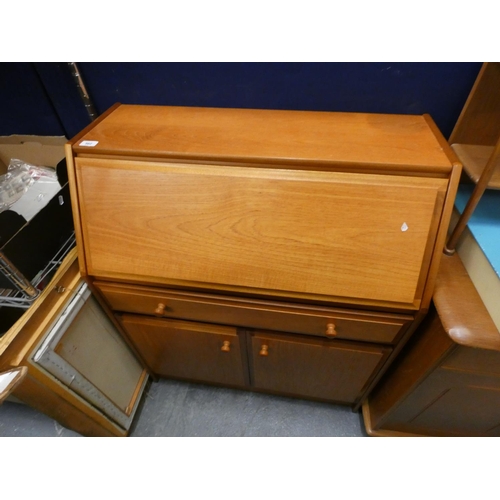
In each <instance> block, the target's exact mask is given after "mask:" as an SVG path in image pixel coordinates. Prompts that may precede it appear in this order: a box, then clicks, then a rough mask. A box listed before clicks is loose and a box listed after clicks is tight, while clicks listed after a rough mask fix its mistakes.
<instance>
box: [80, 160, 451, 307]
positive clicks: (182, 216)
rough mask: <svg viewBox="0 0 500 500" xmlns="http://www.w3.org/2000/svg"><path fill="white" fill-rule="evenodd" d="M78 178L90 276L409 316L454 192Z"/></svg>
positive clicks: (116, 175)
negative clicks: (383, 308) (393, 308)
mask: <svg viewBox="0 0 500 500" xmlns="http://www.w3.org/2000/svg"><path fill="white" fill-rule="evenodd" d="M76 169H77V177H78V184H79V193H78V195H79V200H80V204H81V216H82V223H83V224H82V225H83V239H84V246H85V255H86V259H87V266H88V272H89V274H91V275H93V276H97V277H108V278H121V279H127V280H130V279H132V280H142V281H156V282H162V283H172V284H184V285H187V284H189V285H190V286H193V285H196V286H197V287H200V286H205V287H210V288H211V289H214V288H215V289H217V288H218V289H224V290H230V291H247V292H248V291H251V292H254V293H255V291H256V290H258V291H259V292H260V293H266V294H269V293H271V294H280V295H283V294H285V295H286V294H288V295H290V296H293V297H297V296H299V297H303V296H304V295H308V296H311V295H312V296H314V297H318V296H321V297H323V298H327V299H331V298H335V299H336V300H338V299H339V298H342V299H343V301H347V302H361V303H363V304H367V303H368V304H372V303H381V302H382V303H383V304H384V305H387V304H388V303H389V304H397V305H398V307H400V308H403V307H404V308H406V309H408V308H411V309H418V308H419V305H420V302H419V301H420V299H421V295H422V291H423V288H424V285H425V280H426V277H427V269H428V266H429V262H430V257H431V253H432V249H433V245H434V238H435V234H436V230H437V226H438V223H439V220H440V213H441V209H442V206H443V202H444V195H445V192H446V188H447V184H448V181H447V180H446V179H437V178H419V177H406V176H390V175H373V174H356V173H344V172H323V171H301V170H287V169H272V168H253V167H236V166H217V165H182V164H169V163H153V162H146V161H144V162H140V161H125V160H105V159H95V158H76ZM325 296H326V297H325Z"/></svg>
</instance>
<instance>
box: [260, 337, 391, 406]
mask: <svg viewBox="0 0 500 500" xmlns="http://www.w3.org/2000/svg"><path fill="white" fill-rule="evenodd" d="M388 353H389V349H385V348H380V347H375V346H373V347H372V346H366V345H362V344H357V343H354V342H352V343H349V342H341V341H335V340H333V341H321V340H313V339H305V338H302V337H294V336H285V335H274V334H271V333H269V334H268V333H256V334H253V335H252V336H251V358H252V365H251V366H252V368H253V385H254V386H255V387H256V388H258V389H265V390H269V391H273V392H280V393H286V394H291V395H295V396H304V397H311V398H317V399H323V400H329V401H334V402H339V403H353V402H355V401H356V399H357V398H358V397H359V396H360V395H361V392H362V389H363V388H364V387H365V386H366V384H367V383H368V382H369V380H370V379H371V378H372V376H373V375H374V374H375V372H376V369H377V368H378V367H379V366H380V365H381V363H382V362H383V361H384V360H385V358H386V357H387V355H388Z"/></svg>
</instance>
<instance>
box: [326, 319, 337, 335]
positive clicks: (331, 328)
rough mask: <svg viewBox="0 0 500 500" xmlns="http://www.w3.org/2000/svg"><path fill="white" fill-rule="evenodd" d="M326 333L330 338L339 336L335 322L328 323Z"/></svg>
mask: <svg viewBox="0 0 500 500" xmlns="http://www.w3.org/2000/svg"><path fill="white" fill-rule="evenodd" d="M325 335H326V336H327V337H330V338H333V337H336V336H337V331H336V330H335V323H328V325H326V332H325Z"/></svg>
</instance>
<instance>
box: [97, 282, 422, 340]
mask: <svg viewBox="0 0 500 500" xmlns="http://www.w3.org/2000/svg"><path fill="white" fill-rule="evenodd" d="M95 285H96V287H97V288H98V289H99V290H100V291H101V293H102V294H103V295H104V297H105V298H106V300H107V301H108V303H109V304H110V306H111V308H112V309H113V310H115V311H122V312H131V313H139V314H147V315H157V316H161V317H168V318H179V319H188V320H193V321H202V322H208V323H217V324H223V325H234V326H239V327H246V328H257V329H266V330H267V329H269V330H277V331H282V332H290V333H302V334H306V335H315V336H320V337H327V338H332V337H334V338H339V339H348V340H360V341H364V342H377V343H392V342H394V341H395V339H396V338H397V337H398V334H399V333H400V332H402V330H403V328H404V327H406V326H407V325H408V324H409V322H411V321H412V319H413V318H412V317H411V316H402V315H390V314H376V313H373V314H368V313H366V314H363V313H357V314H354V313H352V312H348V311H345V310H339V309H333V308H325V307H313V306H308V307H305V306H300V307H299V306H293V305H290V304H281V303H277V302H270V301H263V300H256V299H255V300H249V299H235V298H229V297H220V296H219V297H214V296H210V295H207V294H196V293H188V292H173V291H166V290H161V289H154V288H147V287H143V288H141V287H134V286H127V285H112V284H107V283H103V282H96V283H95Z"/></svg>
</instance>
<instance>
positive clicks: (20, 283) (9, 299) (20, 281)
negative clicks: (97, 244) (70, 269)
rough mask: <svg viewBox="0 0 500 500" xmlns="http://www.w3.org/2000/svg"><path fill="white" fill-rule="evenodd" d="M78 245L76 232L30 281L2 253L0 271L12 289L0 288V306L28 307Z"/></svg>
mask: <svg viewBox="0 0 500 500" xmlns="http://www.w3.org/2000/svg"><path fill="white" fill-rule="evenodd" d="M75 245H76V240H75V233H72V234H71V236H70V237H69V238H68V239H67V240H66V241H65V242H64V243H63V245H62V246H61V247H60V248H59V250H58V251H57V253H56V254H55V255H54V256H53V257H52V259H50V261H49V262H48V263H47V265H46V266H45V267H44V268H43V269H41V270H40V271H39V272H38V274H37V275H36V276H35V278H34V279H33V280H32V281H31V282H30V281H28V280H26V278H24V277H23V276H22V274H21V273H19V271H18V270H17V269H15V267H14V266H12V265H11V264H10V262H9V261H8V260H7V259H5V257H4V256H3V255H1V254H0V272H1V273H3V274H4V275H5V276H6V277H7V278H8V279H9V281H10V282H11V283H12V285H13V288H12V289H5V288H3V289H2V288H0V307H15V308H19V309H28V308H29V307H30V306H31V304H33V302H34V301H35V300H36V298H37V297H38V295H40V292H41V291H42V290H43V289H44V287H45V285H46V284H47V280H49V279H50V277H51V275H52V273H53V272H55V270H57V268H58V267H59V266H60V265H61V263H62V261H63V260H64V258H65V257H66V255H67V254H68V252H69V251H70V250H71V249H72V248H73V247H74V246H75Z"/></svg>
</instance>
